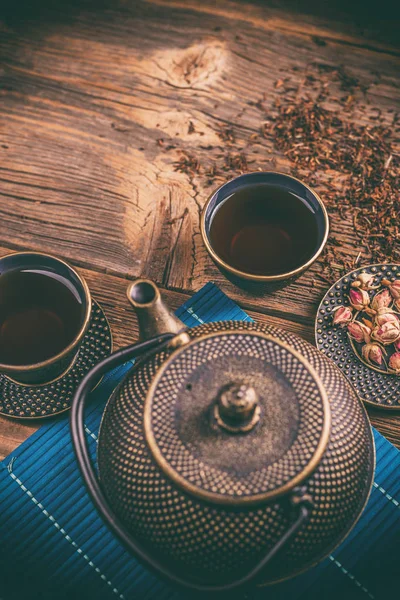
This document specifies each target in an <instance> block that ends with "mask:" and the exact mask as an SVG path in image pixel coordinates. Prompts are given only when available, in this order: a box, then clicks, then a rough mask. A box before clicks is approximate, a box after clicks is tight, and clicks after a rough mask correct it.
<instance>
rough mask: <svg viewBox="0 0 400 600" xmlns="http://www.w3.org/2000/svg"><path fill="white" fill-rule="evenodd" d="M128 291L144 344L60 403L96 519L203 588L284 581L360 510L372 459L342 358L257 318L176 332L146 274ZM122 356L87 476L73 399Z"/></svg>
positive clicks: (334, 540)
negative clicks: (68, 409) (122, 372)
mask: <svg viewBox="0 0 400 600" xmlns="http://www.w3.org/2000/svg"><path fill="white" fill-rule="evenodd" d="M128 298H129V300H130V302H131V304H132V305H133V306H134V307H135V309H136V311H137V315H138V319H139V325H140V333H141V340H142V341H140V342H139V343H138V344H135V345H133V346H129V347H127V348H124V349H123V350H120V351H118V352H115V353H114V354H113V355H111V356H110V357H108V358H106V359H104V360H103V361H101V362H100V363H99V364H98V365H97V366H95V367H94V368H93V369H92V371H91V372H90V373H89V374H88V375H87V376H86V377H85V378H84V379H83V381H82V383H81V385H80V386H79V389H78V390H77V392H76V396H75V399H74V402H73V406H72V413H71V428H72V438H73V443H74V447H75V452H76V456H77V459H78V462H79V466H80V469H81V471H82V474H83V477H84V480H85V483H86V485H87V487H88V489H89V492H90V494H91V497H92V499H93V501H94V503H95V505H96V507H97V509H98V511H99V512H100V514H101V515H102V517H103V518H104V519H105V521H106V523H107V524H108V526H109V527H110V528H111V529H112V531H113V532H114V533H115V534H116V535H117V536H118V537H119V538H120V540H121V541H122V542H123V543H124V544H125V545H126V546H127V548H128V549H129V550H130V551H131V552H132V553H133V554H134V555H135V556H136V557H137V558H139V559H140V560H141V561H143V562H144V563H145V564H146V565H147V566H150V567H152V568H153V569H155V571H156V572H158V573H159V574H161V575H163V576H165V577H167V578H168V579H170V580H172V581H174V582H176V583H179V584H182V585H185V586H188V587H191V588H194V589H197V590H203V591H219V590H221V591H222V590H225V591H226V590H231V589H233V588H236V587H239V586H243V585H246V584H250V583H253V584H254V583H255V584H267V583H272V582H276V581H281V580H284V579H287V578H289V577H291V576H293V575H295V574H297V573H300V572H301V571H304V570H306V569H307V568H309V567H310V566H312V565H314V564H315V563H316V562H318V561H319V560H321V559H322V558H324V557H325V556H327V555H328V554H329V553H330V552H331V551H332V550H333V549H334V548H335V547H336V546H337V545H338V544H339V543H340V542H341V541H342V540H343V539H344V538H345V536H346V535H347V534H348V533H349V531H350V529H351V528H352V527H353V526H354V524H355V522H356V521H357V519H358V517H359V516H360V514H361V512H362V510H363V507H364V505H365V503H366V501H367V499H368V496H369V492H370V489H371V485H372V481H373V472H374V460H375V459H374V444H373V437H372V432H371V427H370V425H369V421H368V418H367V415H366V412H365V410H364V408H363V406H362V404H361V402H360V401H359V400H358V398H357V396H356V394H355V392H354V391H353V389H352V387H351V386H350V384H349V383H348V382H347V380H346V379H345V377H344V376H343V375H342V373H341V372H340V371H339V369H338V368H337V367H336V366H335V365H334V364H333V363H332V362H331V361H330V360H329V359H328V358H326V357H325V356H324V355H323V354H322V353H320V352H318V351H317V350H316V349H315V348H314V347H313V346H311V345H310V344H309V343H307V342H305V341H304V340H302V339H301V338H300V337H298V336H296V335H294V334H292V333H288V332H286V331H283V330H281V329H278V328H276V327H272V326H269V325H268V326H267V325H261V324H258V323H250V322H235V321H228V322H217V323H210V324H203V325H200V326H199V327H194V328H193V329H190V330H187V329H185V328H184V326H183V324H182V323H181V322H180V321H179V320H178V319H177V318H176V317H175V316H174V315H173V314H172V313H170V312H169V311H168V309H167V308H166V307H165V306H164V304H163V303H162V300H161V297H160V292H159V290H158V288H157V287H156V285H155V284H154V283H153V282H151V281H148V280H137V281H136V282H134V283H132V284H131V285H130V287H129V288H128ZM132 358H138V359H139V360H137V361H136V364H135V366H134V367H133V368H132V369H131V370H129V372H128V373H127V375H126V377H125V378H124V380H123V381H122V383H121V384H120V385H119V386H118V387H117V389H116V390H115V391H114V393H113V394H112V396H111V398H110V399H109V401H108V404H107V406H106V408H105V411H104V415H103V419H102V423H101V427H100V433H99V444H98V477H97V474H96V472H95V469H94V468H93V465H92V463H91V459H90V457H89V453H88V448H87V441H86V437H85V430H84V421H83V416H84V414H83V413H84V403H85V400H86V396H87V394H88V392H89V390H90V389H91V388H92V386H93V383H94V382H95V381H96V380H98V378H99V377H100V376H101V375H103V374H104V373H105V372H106V371H108V370H109V369H111V368H113V367H115V366H117V365H118V364H120V363H123V362H126V361H127V360H129V359H132Z"/></svg>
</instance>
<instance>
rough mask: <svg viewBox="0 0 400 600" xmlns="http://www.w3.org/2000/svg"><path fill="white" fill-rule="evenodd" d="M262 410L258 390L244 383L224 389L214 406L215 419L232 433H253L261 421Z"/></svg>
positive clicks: (237, 383) (220, 425) (235, 383)
mask: <svg viewBox="0 0 400 600" xmlns="http://www.w3.org/2000/svg"><path fill="white" fill-rule="evenodd" d="M260 413H261V408H260V405H259V398H258V394H257V392H256V390H255V389H254V387H252V386H251V385H247V384H246V383H244V382H233V383H230V384H228V385H226V386H224V387H222V388H221V389H220V390H219V392H218V395H217V400H216V403H215V405H214V418H215V420H216V422H217V424H218V425H219V427H221V428H222V429H225V430H227V431H229V432H231V433H246V432H248V431H251V430H252V429H253V427H255V425H256V424H257V423H258V421H259V419H260Z"/></svg>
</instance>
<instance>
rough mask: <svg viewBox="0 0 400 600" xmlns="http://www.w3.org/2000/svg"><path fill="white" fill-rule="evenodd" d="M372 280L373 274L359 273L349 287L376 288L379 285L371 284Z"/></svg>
mask: <svg viewBox="0 0 400 600" xmlns="http://www.w3.org/2000/svg"><path fill="white" fill-rule="evenodd" d="M373 280H374V275H370V274H369V273H360V274H359V275H358V277H357V279H355V280H354V281H353V282H352V284H351V287H354V288H360V289H362V290H377V289H378V287H379V285H371V284H372V282H373Z"/></svg>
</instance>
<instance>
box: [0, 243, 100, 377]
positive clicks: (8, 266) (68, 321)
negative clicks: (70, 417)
mask: <svg viewBox="0 0 400 600" xmlns="http://www.w3.org/2000/svg"><path fill="white" fill-rule="evenodd" d="M91 307H92V301H91V297H90V292H89V289H88V286H87V284H86V282H85V280H84V279H82V277H81V276H80V275H79V274H78V273H77V272H76V271H75V270H74V269H73V268H72V267H70V266H69V265H68V264H67V263H65V262H64V261H62V260H60V259H58V258H55V257H53V256H49V255H48V254H41V253H40V252H16V253H15V254H9V255H8V256H4V257H3V258H0V373H2V374H3V375H7V376H8V377H10V378H11V379H12V380H14V381H16V382H18V383H25V384H42V383H43V384H44V383H49V382H50V381H54V380H55V379H58V378H59V377H61V376H63V375H64V373H65V372H66V371H67V370H68V369H69V368H70V367H71V365H72V364H73V362H74V360H75V357H76V356H77V354H78V351H79V348H80V346H81V344H82V341H83V338H84V335H85V333H86V331H87V328H88V326H89V321H90V314H91Z"/></svg>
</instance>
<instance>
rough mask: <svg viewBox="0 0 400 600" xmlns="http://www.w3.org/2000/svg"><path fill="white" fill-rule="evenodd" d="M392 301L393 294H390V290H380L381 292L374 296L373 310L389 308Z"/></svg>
mask: <svg viewBox="0 0 400 600" xmlns="http://www.w3.org/2000/svg"><path fill="white" fill-rule="evenodd" d="M391 303H392V296H391V295H390V292H389V290H383V292H379V294H375V296H374V297H373V298H372V302H371V308H372V309H373V310H376V311H378V310H382V308H388V307H389V306H390V304H391Z"/></svg>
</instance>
